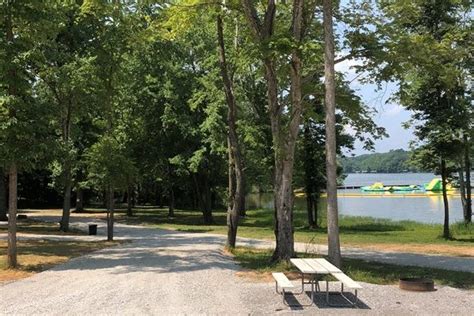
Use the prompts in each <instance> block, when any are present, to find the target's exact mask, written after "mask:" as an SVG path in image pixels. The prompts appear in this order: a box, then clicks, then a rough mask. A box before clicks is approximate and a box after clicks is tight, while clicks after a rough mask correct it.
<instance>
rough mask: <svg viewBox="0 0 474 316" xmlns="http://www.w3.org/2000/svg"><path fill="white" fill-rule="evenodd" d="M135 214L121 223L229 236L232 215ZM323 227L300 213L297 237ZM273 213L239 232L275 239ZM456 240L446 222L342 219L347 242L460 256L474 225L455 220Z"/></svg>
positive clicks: (318, 234)
mask: <svg viewBox="0 0 474 316" xmlns="http://www.w3.org/2000/svg"><path fill="white" fill-rule="evenodd" d="M134 214H135V216H134V217H131V218H128V217H126V216H125V214H124V213H123V212H122V213H119V214H118V216H117V218H118V220H119V221H122V222H126V223H129V224H141V225H151V226H153V227H157V228H164V229H172V230H178V231H184V232H196V233H201V232H209V233H216V234H226V233H227V227H226V213H225V212H222V211H221V212H214V219H215V224H214V225H206V224H204V223H203V221H202V214H201V213H200V212H197V211H182V210H176V211H175V217H174V218H168V212H167V210H165V209H154V208H137V209H134ZM321 223H323V224H322V225H321V226H322V227H321V228H318V229H309V228H308V227H307V225H306V213H305V212H301V211H295V214H294V226H295V241H297V242H314V243H321V244H325V243H327V237H326V227H325V224H324V223H325V218H323V219H322V220H321ZM272 227H273V213H272V212H271V211H268V210H250V211H247V216H246V217H245V218H244V219H243V220H242V221H241V223H240V225H239V229H238V235H239V236H241V237H249V238H257V239H270V240H273V239H274V234H273V228H272ZM451 230H452V234H453V239H452V240H444V239H443V238H441V237H440V235H441V233H442V225H429V224H422V223H416V222H410V221H401V222H395V221H390V220H385V219H374V218H368V217H349V216H343V217H341V219H340V233H341V235H340V236H341V242H342V245H343V246H346V247H347V246H353V247H364V248H371V249H374V250H392V251H408V252H421V253H439V254H448V255H457V256H474V225H472V224H471V225H469V226H465V225H464V224H453V225H452V226H451Z"/></svg>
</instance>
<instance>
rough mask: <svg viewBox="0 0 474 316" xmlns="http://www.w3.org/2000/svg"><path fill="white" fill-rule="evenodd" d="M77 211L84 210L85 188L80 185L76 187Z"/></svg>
mask: <svg viewBox="0 0 474 316" xmlns="http://www.w3.org/2000/svg"><path fill="white" fill-rule="evenodd" d="M76 212H84V190H83V189H82V188H81V187H80V186H77V188H76Z"/></svg>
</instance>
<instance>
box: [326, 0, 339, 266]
mask: <svg viewBox="0 0 474 316" xmlns="http://www.w3.org/2000/svg"><path fill="white" fill-rule="evenodd" d="M323 19H324V21H323V24H324V44H325V45H324V78H325V80H324V86H325V108H326V175H327V188H326V192H327V221H328V224H327V226H328V256H329V261H330V262H331V263H332V264H334V265H335V266H337V267H341V264H342V259H341V247H340V242H339V214H338V207H337V157H336V83H335V72H334V34H333V22H332V19H333V12H332V0H323Z"/></svg>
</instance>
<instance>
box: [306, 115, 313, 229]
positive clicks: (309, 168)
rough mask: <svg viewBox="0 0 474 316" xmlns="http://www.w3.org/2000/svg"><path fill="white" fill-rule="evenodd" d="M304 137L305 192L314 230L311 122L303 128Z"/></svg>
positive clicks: (307, 208) (309, 217)
mask: <svg viewBox="0 0 474 316" xmlns="http://www.w3.org/2000/svg"><path fill="white" fill-rule="evenodd" d="M303 137H304V142H303V146H304V158H303V159H304V160H303V167H304V180H305V192H306V212H307V215H308V227H309V228H314V226H315V220H314V216H313V207H314V195H313V194H314V186H313V181H312V176H311V173H312V172H313V170H314V169H313V168H314V167H313V166H312V163H311V162H312V159H311V155H312V152H311V143H312V140H311V135H310V130H309V122H308V121H306V122H305V123H304V127H303Z"/></svg>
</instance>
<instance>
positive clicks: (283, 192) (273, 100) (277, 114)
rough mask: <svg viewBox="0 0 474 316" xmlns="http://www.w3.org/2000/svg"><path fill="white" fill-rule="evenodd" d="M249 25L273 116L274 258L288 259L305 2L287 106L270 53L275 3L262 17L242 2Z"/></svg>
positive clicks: (294, 17)
mask: <svg viewBox="0 0 474 316" xmlns="http://www.w3.org/2000/svg"><path fill="white" fill-rule="evenodd" d="M241 4H242V7H243V11H244V15H245V18H246V21H247V25H248V27H249V29H250V30H251V33H252V35H253V40H254V42H255V43H256V45H257V46H260V47H262V48H263V47H265V49H264V51H262V52H261V55H260V58H261V61H262V63H263V68H264V73H265V80H266V84H267V102H268V113H269V116H270V123H271V131H272V143H273V149H274V171H273V172H274V181H273V184H274V204H275V237H276V247H275V251H274V253H273V260H275V261H278V260H289V259H290V258H291V257H293V256H294V238H293V187H292V182H293V169H294V155H295V145H296V139H297V136H298V133H299V124H300V121H301V114H302V111H303V104H302V86H301V84H302V82H301V81H302V58H301V47H300V45H301V43H302V39H303V35H304V26H305V25H304V24H303V20H304V18H303V16H304V12H303V11H304V5H303V1H302V0H294V1H293V2H292V9H291V12H292V13H291V25H290V28H289V29H290V34H291V35H290V41H292V42H293V47H292V49H291V53H290V56H289V60H290V62H289V68H290V71H289V77H290V98H291V105H290V106H289V107H288V109H286V108H285V107H284V104H283V103H282V102H280V100H279V95H280V90H279V82H278V72H277V64H278V63H277V60H276V58H275V56H274V55H272V54H271V53H269V52H268V50H271V49H270V48H269V47H268V45H269V44H270V42H271V40H272V39H273V35H274V34H273V33H274V31H275V28H274V25H275V17H276V9H277V8H276V3H275V1H273V0H269V1H268V3H267V5H266V7H265V10H264V13H263V16H262V17H260V15H259V14H258V11H257V8H256V6H255V4H254V3H252V2H251V1H249V0H242V1H241Z"/></svg>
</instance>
